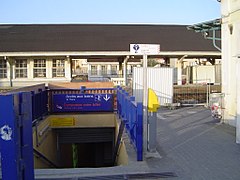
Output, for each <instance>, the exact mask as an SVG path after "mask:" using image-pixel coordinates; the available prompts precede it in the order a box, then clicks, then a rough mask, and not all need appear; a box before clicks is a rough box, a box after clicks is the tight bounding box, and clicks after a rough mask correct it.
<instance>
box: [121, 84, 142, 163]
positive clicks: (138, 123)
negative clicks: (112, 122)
mask: <svg viewBox="0 0 240 180" xmlns="http://www.w3.org/2000/svg"><path fill="white" fill-rule="evenodd" d="M117 106H118V109H117V112H118V116H119V118H120V119H121V120H122V121H124V122H125V126H126V129H127V131H128V134H129V137H130V139H131V141H132V143H133V144H134V146H135V148H136V151H137V160H138V161H142V160H143V104H142V103H136V102H135V98H134V97H133V96H131V97H130V96H129V94H128V93H127V92H126V91H124V90H123V89H122V88H121V87H118V88H117Z"/></svg>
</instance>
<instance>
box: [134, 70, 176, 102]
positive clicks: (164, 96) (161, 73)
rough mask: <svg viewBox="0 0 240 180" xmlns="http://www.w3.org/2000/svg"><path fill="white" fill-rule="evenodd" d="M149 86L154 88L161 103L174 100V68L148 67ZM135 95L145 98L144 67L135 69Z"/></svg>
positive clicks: (139, 98)
mask: <svg viewBox="0 0 240 180" xmlns="http://www.w3.org/2000/svg"><path fill="white" fill-rule="evenodd" d="M147 73H148V80H147V81H148V88H152V89H153V90H154V91H155V93H156V94H157V96H158V100H159V102H160V104H161V105H165V103H172V101H173V68H148V70H147ZM133 95H134V96H135V97H136V101H137V102H142V100H143V68H134V69H133Z"/></svg>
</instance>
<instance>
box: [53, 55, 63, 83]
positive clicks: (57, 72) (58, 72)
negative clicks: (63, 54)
mask: <svg viewBox="0 0 240 180" xmlns="http://www.w3.org/2000/svg"><path fill="white" fill-rule="evenodd" d="M52 77H53V78H62V77H65V59H57V58H56V59H53V61H52Z"/></svg>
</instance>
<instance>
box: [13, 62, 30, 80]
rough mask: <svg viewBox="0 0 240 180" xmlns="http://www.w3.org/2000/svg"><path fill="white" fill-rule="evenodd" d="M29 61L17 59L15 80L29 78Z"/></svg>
mask: <svg viewBox="0 0 240 180" xmlns="http://www.w3.org/2000/svg"><path fill="white" fill-rule="evenodd" d="M27 64H28V61H27V59H15V78H27V77H28V72H27V71H28V69H27Z"/></svg>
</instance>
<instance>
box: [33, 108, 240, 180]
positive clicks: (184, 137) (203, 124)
mask: <svg viewBox="0 0 240 180" xmlns="http://www.w3.org/2000/svg"><path fill="white" fill-rule="evenodd" d="M157 128H158V134H157V140H158V144H157V151H158V152H159V154H160V155H161V156H162V158H161V159H159V158H148V159H145V161H143V162H134V161H131V162H130V164H129V165H128V166H117V167H111V168H82V169H72V170H69V169H59V170H58V169H55V170H54V169H51V170H46V171H43V170H36V172H35V173H36V177H37V178H38V179H50V178H52V179H60V178H62V179H80V177H86V176H88V177H89V176H91V177H90V178H88V179H92V180H93V179H95V178H93V177H94V176H106V175H119V174H120V175H122V174H132V173H148V172H157V173H162V172H173V173H175V174H176V175H177V177H174V178H168V179H177V180H178V179H180V180H188V179H189V180H191V179H193V180H195V179H196V180H214V179H216V180H239V179H240V145H237V144H236V143H235V128H233V127H230V126H228V125H225V124H221V123H219V122H217V121H214V120H213V119H212V117H211V115H210V111H209V110H208V109H206V108H204V107H185V108H180V109H176V110H169V109H160V110H159V113H158V127H157ZM125 138H126V137H125ZM126 143H127V142H126ZM129 155H130V158H135V157H134V153H133V151H131V152H129ZM53 172H55V173H53ZM52 174H58V176H53V175H52ZM111 178H112V179H114V178H116V176H115V177H113V176H112V177H108V178H107V179H111ZM97 179H98V180H100V179H101V178H97ZM122 179H124V178H122ZM129 179H138V178H129ZM145 179H150V178H145Z"/></svg>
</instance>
